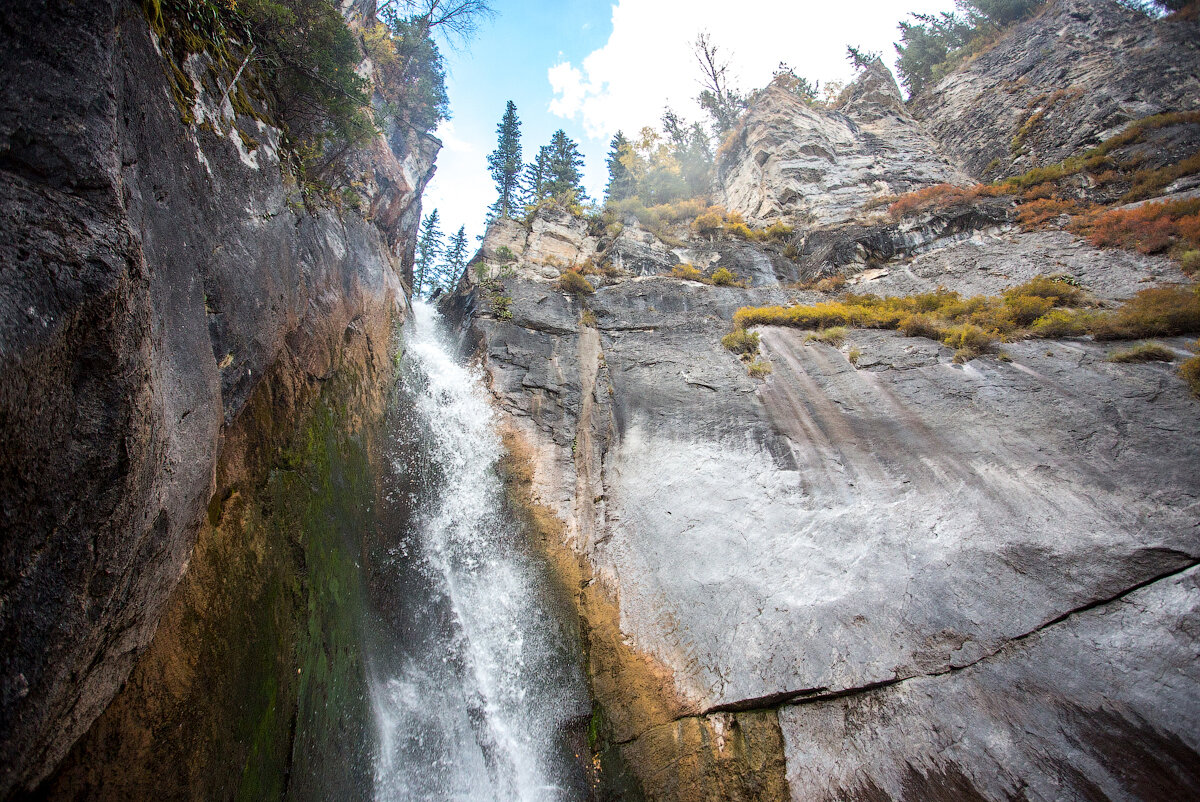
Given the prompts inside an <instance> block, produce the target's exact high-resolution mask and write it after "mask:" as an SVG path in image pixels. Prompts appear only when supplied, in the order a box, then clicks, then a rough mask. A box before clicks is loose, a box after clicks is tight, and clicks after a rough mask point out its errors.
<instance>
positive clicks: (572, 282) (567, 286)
mask: <svg viewBox="0 0 1200 802" xmlns="http://www.w3.org/2000/svg"><path fill="white" fill-rule="evenodd" d="M558 289H559V290H560V291H562V292H565V293H567V294H568V295H574V296H577V297H578V296H583V295H591V294H592V293H594V292H595V291H596V288H595V287H593V286H592V282H590V281H588V280H587V279H586V278H584V277H583V274H582V273H580V272H579V271H578V270H568V271H567V272H565V273H563V274H562V275H561V276H559V277H558Z"/></svg>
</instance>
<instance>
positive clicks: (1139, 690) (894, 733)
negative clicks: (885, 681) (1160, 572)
mask: <svg viewBox="0 0 1200 802" xmlns="http://www.w3.org/2000/svg"><path fill="white" fill-rule="evenodd" d="M1198 636H1200V569H1197V568H1191V569H1188V570H1186V571H1184V572H1182V573H1179V574H1176V575H1173V576H1171V577H1168V578H1164V579H1161V580H1159V581H1158V582H1154V583H1152V584H1150V585H1147V586H1146V587H1144V588H1141V589H1139V590H1135V591H1133V592H1132V593H1129V594H1128V595H1126V596H1123V597H1122V598H1121V599H1120V600H1118V601H1115V602H1112V603H1111V604H1107V605H1104V606H1101V607H1097V608H1095V609H1092V610H1087V611H1084V612H1081V613H1077V614H1075V615H1072V616H1071V617H1069V618H1067V619H1066V620H1064V621H1062V622H1061V623H1058V624H1055V625H1054V626H1051V627H1047V628H1046V629H1044V630H1042V631H1040V632H1038V633H1036V634H1034V635H1032V636H1030V637H1029V638H1027V639H1025V640H1023V641H1020V642H1017V643H1014V644H1011V645H1010V646H1008V647H1006V648H1004V649H1003V650H1001V651H1000V652H999V653H997V654H996V655H995V656H993V657H990V658H988V659H987V660H985V661H983V662H981V663H979V664H977V665H975V666H972V667H971V668H967V669H964V670H963V671H960V672H954V673H952V674H945V675H941V676H936V677H921V678H917V679H912V680H908V681H905V682H901V683H897V684H895V685H892V686H890V687H887V688H883V689H879V690H874V691H866V692H863V693H858V694H855V695H852V696H846V697H843V698H840V699H833V700H830V701H821V702H813V703H810V704H805V705H796V706H789V707H785V708H783V710H781V711H780V715H779V720H780V726H781V728H782V729H783V734H784V742H785V745H786V746H785V751H786V753H787V762H788V782H789V784H790V786H791V791H792V798H793V799H796V800H805V802H824V800H860V799H896V800H931V799H954V800H962V799H997V800H1000V799H1011V798H1021V799H1029V800H1057V799H1114V800H1117V799H1121V800H1123V799H1195V798H1197V797H1198V796H1200V755H1198V754H1197V751H1198V750H1200V707H1198V706H1197V704H1196V688H1197V687H1200V661H1197V660H1196V639H1197V637H1198ZM1048 766H1053V768H1052V769H1051V770H1047V768H1048Z"/></svg>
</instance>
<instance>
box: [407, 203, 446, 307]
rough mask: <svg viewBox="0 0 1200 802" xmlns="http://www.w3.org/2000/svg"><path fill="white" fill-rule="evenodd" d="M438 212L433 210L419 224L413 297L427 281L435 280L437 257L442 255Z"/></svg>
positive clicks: (417, 294)
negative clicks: (419, 231)
mask: <svg viewBox="0 0 1200 802" xmlns="http://www.w3.org/2000/svg"><path fill="white" fill-rule="evenodd" d="M439 226H440V223H439V220H438V210H437V209H434V210H433V211H432V212H430V213H429V214H428V216H426V218H425V220H424V222H422V223H421V234H420V236H419V237H418V238H417V261H416V264H415V265H414V266H413V295H414V296H419V295H420V294H421V290H422V289H423V288H424V286H425V282H426V281H427V280H428V281H429V282H430V283H431V284H432V282H433V280H434V279H435V271H436V269H437V268H436V265H437V260H438V257H439V256H441V255H442V249H443V247H444V245H443V243H442V230H441V228H440V227H439Z"/></svg>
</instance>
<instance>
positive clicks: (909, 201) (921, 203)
mask: <svg viewBox="0 0 1200 802" xmlns="http://www.w3.org/2000/svg"><path fill="white" fill-rule="evenodd" d="M1003 194H1004V191H1003V189H1001V188H1000V187H995V186H991V185H990V184H976V185H975V186H973V187H959V186H955V185H953V184H934V185H933V186H931V187H925V188H923V189H918V190H915V191H913V192H909V193H906V194H904V195H898V196H896V197H894V198H892V199H891V201H892V202H891V203H890V204H889V205H888V214H890V215H891V216H892V219H893V220H899V219H900V218H901V217H906V216H908V215H910V214H918V213H923V212H927V211H930V210H933V209H946V208H950V207H951V206H959V205H964V204H968V203H970V202H972V201H974V200H976V199H977V198H994V197H996V196H998V195H1003ZM882 202H883V200H882V199H881V200H879V201H877V203H882Z"/></svg>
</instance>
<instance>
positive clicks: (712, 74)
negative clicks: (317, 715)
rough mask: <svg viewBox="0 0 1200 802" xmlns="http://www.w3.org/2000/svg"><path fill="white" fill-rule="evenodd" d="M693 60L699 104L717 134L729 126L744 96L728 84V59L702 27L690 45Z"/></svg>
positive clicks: (740, 107) (741, 108) (738, 112)
mask: <svg viewBox="0 0 1200 802" xmlns="http://www.w3.org/2000/svg"><path fill="white" fill-rule="evenodd" d="M692 49H693V53H694V54H695V56H696V63H697V64H699V65H700V72H701V80H700V83H701V86H702V87H703V88H702V89H701V91H700V96H699V97H698V98H697V100H699V101H700V107H701V108H702V109H704V110H705V111H707V112H708V114H709V116H710V117H712V121H713V129H714V130H715V132H716V134H717V136H721V135H722V134H724V133H725V132H726V131H728V130H729V129H731V128H733V126H734V124H735V123H736V122H737V120H738V117H739V116H740V115H741V113H742V111H743V110H744V109H745V108H746V98H745V97H744V96H743V95H742V94H741V93H740V92H738V91H737V90H736V89H734V88H733V87H732V86H730V83H729V75H728V73H729V62H728V60H726V59H725V58H724V57H723V56H722V55H721V52H720V48H718V47H717V46H716V45H715V44H713V41H712V36H711V35H710V34H709V33H708V32H707V31H705V32H704V33H701V34H700V35H698V36H697V37H696V41H695V43H694V44H693V45H692Z"/></svg>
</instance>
